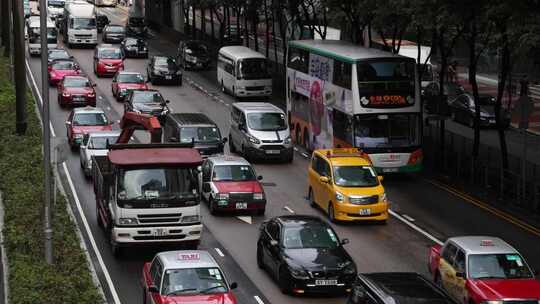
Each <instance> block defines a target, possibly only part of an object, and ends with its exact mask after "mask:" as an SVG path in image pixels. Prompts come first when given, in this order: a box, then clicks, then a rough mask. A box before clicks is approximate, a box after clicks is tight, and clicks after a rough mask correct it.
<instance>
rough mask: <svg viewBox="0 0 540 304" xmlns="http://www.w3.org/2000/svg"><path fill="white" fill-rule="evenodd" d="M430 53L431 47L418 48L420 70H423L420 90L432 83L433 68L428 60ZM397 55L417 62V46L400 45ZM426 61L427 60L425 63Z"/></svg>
mask: <svg viewBox="0 0 540 304" xmlns="http://www.w3.org/2000/svg"><path fill="white" fill-rule="evenodd" d="M430 53H431V47H429V46H423V45H421V46H420V68H421V69H423V74H422V88H425V87H426V86H427V85H428V84H430V83H431V82H433V80H434V76H435V75H434V73H433V66H432V65H431V60H430V59H428V56H429V54H430ZM399 55H401V56H405V57H409V58H414V60H418V46H416V45H402V46H400V48H399ZM426 59H428V60H427V62H426Z"/></svg>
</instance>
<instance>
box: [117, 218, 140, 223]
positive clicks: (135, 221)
mask: <svg viewBox="0 0 540 304" xmlns="http://www.w3.org/2000/svg"><path fill="white" fill-rule="evenodd" d="M118 224H120V225H137V219H136V218H132V217H121V218H119V219H118Z"/></svg>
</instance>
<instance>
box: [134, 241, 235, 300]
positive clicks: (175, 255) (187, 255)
mask: <svg viewBox="0 0 540 304" xmlns="http://www.w3.org/2000/svg"><path fill="white" fill-rule="evenodd" d="M142 276H143V277H142V280H141V283H142V288H143V293H142V302H143V303H156V304H158V303H159V304H172V303H199V304H204V303H207V304H210V303H224V304H236V303H237V302H236V297H235V296H234V294H233V293H232V290H233V289H235V288H236V287H237V284H236V282H232V283H229V282H228V280H227V278H226V276H225V273H224V272H223V270H222V269H221V267H220V266H219V264H218V263H217V262H216V260H215V259H214V258H213V257H212V255H210V253H209V252H208V251H203V250H189V251H188V250H179V251H166V252H160V253H158V254H157V255H156V256H155V257H154V259H153V260H152V262H150V263H144V266H143V271H142Z"/></svg>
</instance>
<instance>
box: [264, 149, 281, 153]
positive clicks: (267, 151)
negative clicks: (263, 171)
mask: <svg viewBox="0 0 540 304" xmlns="http://www.w3.org/2000/svg"><path fill="white" fill-rule="evenodd" d="M279 153H280V151H279V150H266V154H279Z"/></svg>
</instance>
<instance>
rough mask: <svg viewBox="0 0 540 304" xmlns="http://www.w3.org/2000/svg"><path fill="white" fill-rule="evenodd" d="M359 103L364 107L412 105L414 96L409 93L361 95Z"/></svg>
mask: <svg viewBox="0 0 540 304" xmlns="http://www.w3.org/2000/svg"><path fill="white" fill-rule="evenodd" d="M360 103H361V104H362V106H363V107H364V108H400V107H410V106H412V105H414V98H413V97H412V96H410V95H409V96H403V95H370V96H362V98H360Z"/></svg>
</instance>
